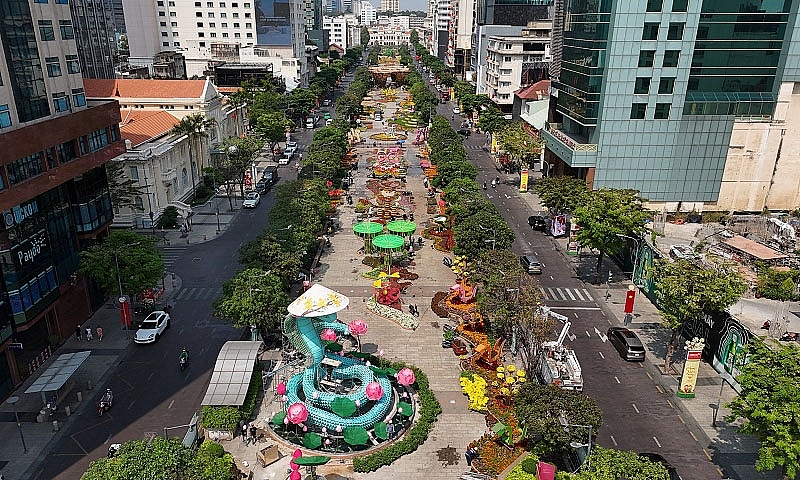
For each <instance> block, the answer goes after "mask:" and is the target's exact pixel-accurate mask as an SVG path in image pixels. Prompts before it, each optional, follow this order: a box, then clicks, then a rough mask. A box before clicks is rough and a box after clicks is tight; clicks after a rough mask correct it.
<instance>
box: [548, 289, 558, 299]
mask: <svg viewBox="0 0 800 480" xmlns="http://www.w3.org/2000/svg"><path fill="white" fill-rule="evenodd" d="M547 291H548V292H549V293H550V298H556V293H555V292H554V291H553V289H552V288H548V289H547Z"/></svg>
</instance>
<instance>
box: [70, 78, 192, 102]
mask: <svg viewBox="0 0 800 480" xmlns="http://www.w3.org/2000/svg"><path fill="white" fill-rule="evenodd" d="M205 84H206V81H205V80H156V79H139V78H117V79H114V78H111V79H100V78H85V79H84V81H83V88H84V91H85V92H86V97H87V98H114V97H119V98H200V97H201V96H202V95H203V88H205Z"/></svg>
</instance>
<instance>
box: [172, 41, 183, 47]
mask: <svg viewBox="0 0 800 480" xmlns="http://www.w3.org/2000/svg"><path fill="white" fill-rule="evenodd" d="M172 46H174V47H180V46H181V42H172Z"/></svg>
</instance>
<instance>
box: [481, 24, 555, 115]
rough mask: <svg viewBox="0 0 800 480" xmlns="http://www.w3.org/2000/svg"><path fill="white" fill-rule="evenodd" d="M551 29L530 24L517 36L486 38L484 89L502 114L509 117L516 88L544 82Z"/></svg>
mask: <svg viewBox="0 0 800 480" xmlns="http://www.w3.org/2000/svg"><path fill="white" fill-rule="evenodd" d="M552 29H553V24H552V22H531V23H529V24H528V26H527V27H523V29H522V35H521V36H518V37H511V36H500V35H493V36H490V37H489V38H488V42H487V47H488V48H487V54H486V77H485V81H484V85H485V86H484V88H485V92H486V94H487V95H488V97H489V99H490V100H492V101H493V102H494V103H495V104H496V105H497V106H498V108H500V109H501V110H502V111H503V112H506V113H511V109H512V106H513V104H514V92H515V91H517V90H519V89H520V87H522V86H527V85H530V84H533V83H536V82H538V81H539V80H542V79H544V78H547V68H548V66H549V64H550V61H551V60H552V57H551V55H550V41H551V36H552ZM476 90H477V89H476Z"/></svg>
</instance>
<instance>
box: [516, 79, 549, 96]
mask: <svg viewBox="0 0 800 480" xmlns="http://www.w3.org/2000/svg"><path fill="white" fill-rule="evenodd" d="M549 91H550V80H539V81H538V82H536V83H534V84H533V85H528V86H527V87H522V88H520V89H519V90H517V91H516V92H514V95H516V96H517V97H519V98H521V99H523V100H541V99H542V98H543V97H546V96H548V92H549Z"/></svg>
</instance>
